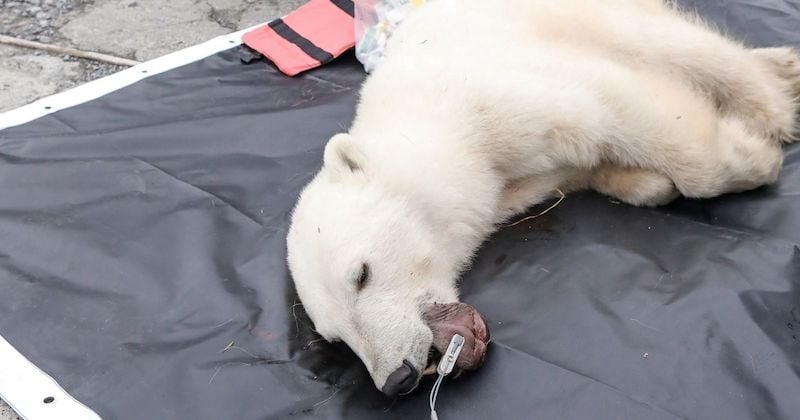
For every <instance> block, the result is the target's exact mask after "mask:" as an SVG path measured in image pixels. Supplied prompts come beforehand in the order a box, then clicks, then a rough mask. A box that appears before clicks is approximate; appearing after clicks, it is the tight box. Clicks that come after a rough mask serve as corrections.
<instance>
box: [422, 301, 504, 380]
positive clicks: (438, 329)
mask: <svg viewBox="0 0 800 420" xmlns="http://www.w3.org/2000/svg"><path fill="white" fill-rule="evenodd" d="M424 318H425V322H426V323H427V324H428V326H429V327H430V329H431V331H432V332H433V347H435V348H436V350H438V351H439V353H440V354H443V353H444V352H445V351H446V350H447V346H448V345H449V344H450V339H452V338H453V334H459V335H460V336H462V337H464V340H465V342H464V348H463V349H462V350H461V354H460V355H459V356H458V360H456V366H458V367H459V368H461V369H464V370H474V369H477V368H479V367H480V366H481V365H482V364H483V360H484V358H485V357H486V346H487V344H489V328H487V326H486V322H485V321H484V320H483V317H482V316H481V314H480V313H479V312H478V311H477V310H476V309H475V308H473V307H472V306H470V305H467V304H466V303H460V302H456V303H446V304H433V305H430V306H429V307H428V308H427V309H426V311H425V315H424Z"/></svg>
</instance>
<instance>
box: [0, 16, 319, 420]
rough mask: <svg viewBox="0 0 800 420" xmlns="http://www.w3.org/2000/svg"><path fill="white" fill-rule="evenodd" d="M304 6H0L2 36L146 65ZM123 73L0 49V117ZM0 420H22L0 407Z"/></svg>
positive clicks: (86, 62) (25, 51)
mask: <svg viewBox="0 0 800 420" xmlns="http://www.w3.org/2000/svg"><path fill="white" fill-rule="evenodd" d="M303 2H304V0H169V1H164V0H21V1H12V0H0V35H9V36H13V37H17V38H22V39H26V40H30V41H38V42H42V43H47V44H55V45H59V46H67V47H74V48H78V49H81V50H87V51H97V52H102V53H106V54H111V55H115V56H119V57H124V58H129V59H133V60H138V61H147V60H150V59H153V58H156V57H159V56H161V55H164V54H166V53H169V52H172V51H175V50H179V49H181V48H185V47H189V46H191V45H195V44H198V43H201V42H203V41H206V40H209V39H211V38H214V37H215V36H218V35H223V34H227V33H230V32H233V31H236V30H239V29H244V28H247V27H250V26H252V25H255V24H258V23H261V22H265V21H268V20H270V19H273V18H275V17H279V16H282V15H284V14H286V13H288V12H289V11H291V10H293V9H295V8H297V7H298V6H299V5H300V4H302V3H303ZM123 68H124V67H120V66H115V65H109V64H104V63H98V62H95V61H90V60H84V59H76V58H74V57H69V56H60V55H53V54H48V53H44V52H41V51H37V50H32V49H24V48H16V47H9V46H5V45H0V113H2V112H4V111H8V110H10V109H14V108H16V107H19V106H22V105H25V104H28V103H30V102H33V101H35V100H37V99H39V98H42V97H45V96H49V95H52V94H54V93H58V92H61V91H64V90H66V89H69V88H71V87H74V86H77V85H80V84H82V83H85V82H88V81H91V80H94V79H98V78H101V77H103V76H107V75H109V74H112V73H115V72H117V71H120V70H122V69H123ZM2 374H3V373H2V372H0V375H2ZM0 420H20V419H19V418H18V417H17V416H16V415H15V414H14V413H13V411H12V410H11V409H10V408H9V407H8V406H7V405H6V404H5V403H3V402H2V400H0Z"/></svg>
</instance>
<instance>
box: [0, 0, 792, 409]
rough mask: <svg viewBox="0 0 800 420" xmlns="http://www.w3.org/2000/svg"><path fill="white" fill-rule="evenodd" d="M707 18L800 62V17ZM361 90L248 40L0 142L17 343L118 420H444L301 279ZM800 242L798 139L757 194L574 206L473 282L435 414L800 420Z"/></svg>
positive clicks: (1, 282) (5, 320) (759, 11)
mask: <svg viewBox="0 0 800 420" xmlns="http://www.w3.org/2000/svg"><path fill="white" fill-rule="evenodd" d="M689 6H692V7H695V6H696V7H697V8H698V10H699V11H700V12H701V14H703V15H705V16H707V17H708V18H710V19H711V20H712V21H714V22H716V23H717V24H719V25H721V26H723V27H725V28H726V29H727V30H728V32H730V33H731V34H734V35H736V36H738V37H739V38H741V39H742V40H744V41H745V42H747V43H749V44H751V45H759V46H766V45H775V44H793V45H797V46H800V6H799V5H798V2H797V1H796V0H762V1H758V0H750V1H742V0H716V1H711V0H709V1H699V0H698V1H696V2H694V3H692V4H690V5H689ZM664 36H665V37H667V36H669V34H668V33H665V34H664ZM475 65H480V64H479V63H475ZM363 79H364V75H363V73H362V71H361V69H360V67H359V66H358V64H357V62H356V61H355V60H354V58H353V57H352V55H348V56H345V57H343V58H342V59H339V60H337V61H336V62H334V63H333V64H331V65H329V66H326V67H324V68H321V69H317V70H315V71H312V72H310V73H308V74H306V75H303V76H301V77H298V78H287V77H285V76H283V75H281V74H280V73H278V72H277V71H275V70H274V69H273V68H272V67H271V66H269V65H268V64H265V63H264V62H257V63H253V64H249V65H244V64H242V62H241V61H240V59H239V52H238V51H237V49H231V50H229V51H225V52H222V53H219V54H216V55H214V56H211V57H209V58H207V59H204V60H201V61H199V62H196V63H193V64H190V65H187V66H184V67H181V68H178V69H175V70H171V71H169V72H166V73H164V74H161V75H157V76H154V77H151V78H148V79H146V80H143V81H141V82H138V83H136V84H134V85H131V86H129V87H127V88H124V89H121V90H119V91H117V92H114V93H112V94H109V95H107V96H104V97H102V98H100V99H96V100H93V101H91V102H88V103H85V104H82V105H79V106H77V107H73V108H70V109H66V110H62V111H59V112H56V113H54V114H51V115H48V116H45V117H42V118H40V119H38V120H35V121H33V122H30V123H27V124H24V125H22V126H18V127H15V128H10V129H6V130H4V131H0V335H2V336H4V337H5V338H6V339H7V340H9V342H11V343H12V344H13V345H14V346H15V347H16V348H17V349H18V350H19V351H20V352H22V353H23V354H24V355H26V356H27V357H28V358H29V359H30V360H31V361H33V362H34V363H36V364H37V365H38V366H39V367H41V368H42V369H43V370H44V371H46V372H47V373H49V374H50V375H52V376H53V377H54V378H55V379H56V380H58V381H59V383H60V384H61V385H62V386H63V387H64V388H65V389H66V390H67V391H69V392H70V393H71V394H72V395H74V396H75V397H76V398H78V399H80V400H81V401H82V402H84V403H85V404H86V405H88V406H89V407H91V408H92V409H93V410H95V411H96V412H97V413H98V414H100V415H101V416H103V417H104V418H106V419H264V418H270V419H277V418H287V417H301V418H302V417H314V418H348V419H356V418H425V417H426V416H427V415H428V412H427V391H429V390H430V387H431V385H432V384H431V382H430V381H426V382H424V383H423V384H422V386H421V387H420V388H419V390H418V391H417V392H415V393H414V394H412V395H409V396H406V397H401V398H398V399H396V400H389V399H386V398H385V397H383V396H382V395H381V394H380V393H379V392H378V391H377V390H376V389H374V386H373V384H372V382H371V380H370V379H369V377H368V376H367V374H366V371H365V370H364V368H363V367H362V366H361V364H360V362H359V361H358V360H357V359H356V357H355V356H354V355H353V354H352V353H351V352H350V351H349V350H348V349H347V348H346V347H344V346H342V345H331V344H327V343H324V342H322V341H321V340H319V338H318V337H317V336H316V335H315V334H314V332H313V330H312V326H311V325H310V323H309V321H308V319H307V318H306V317H305V316H304V315H303V310H302V306H301V305H298V304H297V298H296V296H295V293H294V291H293V287H292V285H291V281H290V279H289V277H288V274H287V269H286V265H285V263H284V257H285V252H284V236H285V233H286V228H287V222H288V216H289V212H290V209H291V207H292V206H293V204H294V202H295V199H296V197H297V194H298V191H299V190H300V188H301V187H302V186H303V185H304V184H305V183H306V182H307V181H308V180H309V179H310V177H311V176H312V175H313V173H314V172H315V171H316V170H317V168H318V167H319V165H320V160H321V152H322V147H323V145H324V144H325V142H326V141H327V139H328V138H329V136H330V135H331V134H333V133H335V132H337V131H339V130H342V129H343V128H344V127H347V126H348V124H349V122H350V120H351V118H352V115H353V110H354V103H355V100H356V95H357V89H358V87H359V85H360V83H361V82H362V81H363ZM333 210H334V209H331V211H333ZM798 244H800V148H798V147H793V148H788V149H787V159H786V165H785V169H784V170H783V172H782V175H781V182H780V184H779V185H777V186H775V187H771V188H763V189H760V190H757V191H753V192H750V193H746V194H740V195H732V196H726V197H721V198H718V199H715V200H709V201H687V200H680V201H678V202H676V203H674V204H672V205H670V206H668V207H665V208H660V209H637V208H632V207H628V206H625V205H620V204H616V203H614V202H612V201H610V200H609V199H607V198H604V197H601V196H599V195H596V194H591V193H586V194H576V195H573V196H570V197H569V198H568V199H567V200H566V201H565V202H564V203H563V204H562V205H560V206H559V207H558V208H557V209H555V210H554V211H551V212H550V213H548V214H547V215H546V216H544V217H541V218H539V219H536V220H534V221H532V222H530V223H528V224H523V225H519V226H516V227H514V228H509V229H504V230H502V231H501V232H499V233H498V234H496V235H495V236H493V237H492V238H491V240H490V241H489V242H488V243H487V244H486V246H485V247H484V248H483V249H482V251H481V252H480V255H479V257H478V259H477V261H476V262H475V265H474V267H473V268H472V269H471V270H470V271H469V272H468V273H467V274H466V276H465V278H464V281H463V291H464V294H463V299H464V300H465V301H467V302H469V303H471V304H472V305H474V306H476V307H477V308H478V309H479V310H480V311H481V312H482V313H483V314H484V315H485V316H486V318H487V320H488V321H489V322H490V325H491V329H492V337H493V341H492V344H491V345H490V348H489V354H488V359H487V363H486V365H485V367H484V368H482V369H481V370H479V371H478V372H476V373H473V374H470V375H465V376H462V377H461V378H459V379H457V380H453V381H450V380H448V381H447V382H446V383H445V386H444V388H443V391H442V394H441V396H440V400H439V409H438V411H439V416H440V418H442V419H457V418H498V419H499V418H504V419H505V418H508V419H519V418H534V419H622V418H630V419H633V418H639V419H641V418H647V419H662V418H663V419H671V418H695V419H724V420H731V419H745V418H747V419H767V418H784V419H790V418H795V419H796V418H800V247H799V246H798ZM231 343H233V344H231ZM223 350H224V351H223ZM0 374H2V372H0Z"/></svg>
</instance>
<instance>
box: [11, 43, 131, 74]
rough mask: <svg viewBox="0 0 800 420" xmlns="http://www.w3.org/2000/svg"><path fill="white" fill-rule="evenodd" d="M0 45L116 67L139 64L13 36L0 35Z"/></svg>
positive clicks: (106, 55) (125, 59) (124, 59)
mask: <svg viewBox="0 0 800 420" xmlns="http://www.w3.org/2000/svg"><path fill="white" fill-rule="evenodd" d="M0 44H5V45H12V46H15V47H22V48H32V49H35V50H43V51H47V52H51V53H55V54H62V55H70V56H73V57H79V58H85V59H88V60H94V61H102V62H104V63H109V64H116V65H118V66H129V67H132V66H135V65H137V64H141V63H140V62H139V61H135V60H129V59H127V58H121V57H115V56H113V55H108V54H102V53H96V52H92V51H81V50H78V49H75V48H69V47H59V46H58V45H51V44H42V43H41V42H36V41H28V40H25V39H20V38H14V37H13V36H8V35H0Z"/></svg>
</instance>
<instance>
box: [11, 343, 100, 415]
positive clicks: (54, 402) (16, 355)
mask: <svg viewBox="0 0 800 420" xmlns="http://www.w3.org/2000/svg"><path fill="white" fill-rule="evenodd" d="M0 372H3V375H0V398H2V399H3V400H4V401H5V402H6V403H8V405H9V406H11V408H12V409H13V410H14V411H16V412H17V414H18V415H20V416H21V417H22V418H24V419H26V420H44V419H53V418H59V419H63V420H100V416H98V415H97V414H96V413H95V412H93V411H92V410H90V409H89V408H88V407H86V406H85V405H83V404H82V403H81V402H80V401H78V400H77V399H75V398H74V397H73V396H71V395H69V394H68V393H67V392H66V391H64V389H63V388H61V386H60V385H59V384H58V383H57V382H56V381H55V379H53V378H52V377H51V376H50V375H48V374H47V373H45V372H43V371H42V370H41V369H39V368H38V367H36V365H34V364H33V363H31V361H30V360H28V359H27V358H26V357H25V356H23V355H22V354H21V353H20V352H19V351H17V349H15V348H14V346H12V345H11V343H9V342H8V341H6V339H5V338H3V336H2V335H0Z"/></svg>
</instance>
